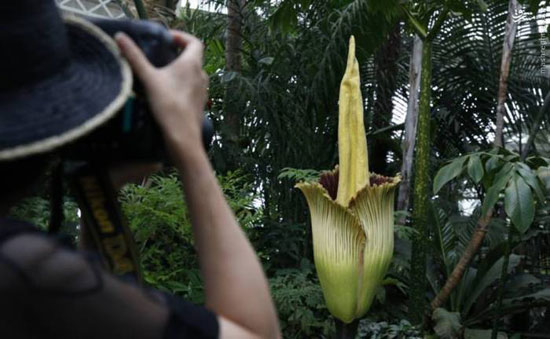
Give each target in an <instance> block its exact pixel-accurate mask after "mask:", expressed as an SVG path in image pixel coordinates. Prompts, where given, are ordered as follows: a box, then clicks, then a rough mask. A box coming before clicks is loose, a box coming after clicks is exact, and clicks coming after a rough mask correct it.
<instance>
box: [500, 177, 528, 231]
mask: <svg viewBox="0 0 550 339" xmlns="http://www.w3.org/2000/svg"><path fill="white" fill-rule="evenodd" d="M504 210H505V211H506V214H507V215H508V216H509V217H510V219H511V220H512V224H513V225H514V226H515V227H516V229H517V230H518V231H519V232H520V233H521V234H523V233H525V231H527V230H528V229H529V226H530V225H531V223H532V222H533V219H534V218H535V206H534V201H533V194H532V193H531V189H530V188H529V186H528V185H527V184H526V183H525V180H523V178H522V177H521V176H519V175H517V174H515V175H514V177H513V178H512V180H510V182H509V183H508V187H506V191H505V195H504Z"/></svg>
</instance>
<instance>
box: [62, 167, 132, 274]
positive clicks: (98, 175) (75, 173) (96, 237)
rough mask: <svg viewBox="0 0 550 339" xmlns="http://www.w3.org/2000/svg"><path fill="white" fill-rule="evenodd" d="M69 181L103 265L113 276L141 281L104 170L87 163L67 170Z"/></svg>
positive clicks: (125, 225)
mask: <svg viewBox="0 0 550 339" xmlns="http://www.w3.org/2000/svg"><path fill="white" fill-rule="evenodd" d="M69 182H70V186H71V188H72V190H73V192H74V195H75V197H76V200H77V203H78V206H79V208H80V210H81V213H82V219H83V220H84V221H85V225H86V226H85V227H86V230H87V231H88V232H89V233H90V235H91V238H92V240H93V242H94V243H95V247H96V248H97V250H98V251H99V253H100V254H101V256H102V258H103V262H104V265H105V266H106V267H107V268H108V269H109V270H110V271H111V272H113V273H114V274H117V275H120V276H122V277H124V278H129V279H132V280H134V281H136V280H137V281H138V282H141V274H140V270H139V261H138V255H137V251H136V248H135V243H134V240H133V238H132V233H131V231H130V229H129V227H128V222H127V220H126V218H125V217H124V215H123V213H122V211H121V209H120V205H119V203H118V201H117V199H116V194H115V189H114V187H113V186H112V184H111V180H110V178H109V174H108V172H107V170H106V169H104V168H103V167H101V166H95V165H93V164H90V163H87V164H85V165H81V166H78V167H76V168H74V169H72V170H71V171H70V173H69Z"/></svg>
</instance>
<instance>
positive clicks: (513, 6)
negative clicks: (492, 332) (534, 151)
mask: <svg viewBox="0 0 550 339" xmlns="http://www.w3.org/2000/svg"><path fill="white" fill-rule="evenodd" d="M517 7H518V3H517V0H510V2H509V6H508V18H507V20H506V33H505V34H506V35H505V37H504V46H503V51H502V63H501V74H500V82H499V89H498V105H497V127H496V132H495V141H494V145H495V146H497V147H504V143H503V141H504V139H503V133H502V131H503V127H504V110H505V107H504V102H505V101H506V95H507V91H508V89H507V88H508V74H509V72H510V62H511V58H512V48H513V46H514V39H515V36H516V31H517V23H515V22H514V20H513V18H512V16H513V14H514V13H516V11H517ZM492 215H493V210H490V211H489V212H488V213H487V215H484V216H482V217H481V218H480V219H479V221H478V222H477V226H476V229H475V231H474V234H473V235H472V238H471V239H470V242H469V243H468V247H467V248H466V250H465V251H464V253H463V254H462V256H461V257H460V259H459V261H458V264H457V265H456V267H455V268H454V269H453V272H452V273H451V275H450V276H449V277H448V278H447V281H446V282H445V285H444V286H443V288H442V289H441V290H440V291H439V293H438V294H437V296H436V297H435V298H434V300H433V301H432V302H431V308H432V310H435V309H436V308H438V307H440V306H441V305H443V304H444V303H445V301H447V299H448V298H449V296H450V295H451V292H452V291H453V290H454V289H455V288H456V286H457V285H458V283H459V282H460V280H461V279H462V276H463V275H464V272H465V271H466V268H467V267H468V265H469V264H470V262H471V261H472V260H473V258H474V257H475V255H476V254H477V252H478V251H479V248H480V247H481V245H482V244H483V240H484V239H485V235H486V234H487V229H488V227H489V223H490V222H491V217H492Z"/></svg>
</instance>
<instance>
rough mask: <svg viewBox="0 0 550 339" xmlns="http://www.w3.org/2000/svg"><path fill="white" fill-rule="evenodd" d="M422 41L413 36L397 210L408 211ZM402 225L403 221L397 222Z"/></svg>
mask: <svg viewBox="0 0 550 339" xmlns="http://www.w3.org/2000/svg"><path fill="white" fill-rule="evenodd" d="M421 66H422V40H421V39H420V38H419V37H418V36H415V38H414V47H413V54H412V56H411V66H410V72H409V84H410V90H409V102H408V106H407V117H406V119H405V137H404V140H403V161H402V165H401V176H402V180H401V184H399V194H398V196H397V210H398V211H399V210H406V211H408V210H409V194H410V190H411V177H412V167H413V159H414V157H413V156H414V146H415V141H416V139H415V138H416V124H417V122H418V93H419V89H420V72H421V70H422V68H421ZM398 222H399V223H400V224H404V220H399V221H398Z"/></svg>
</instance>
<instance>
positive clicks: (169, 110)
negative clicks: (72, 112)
mask: <svg viewBox="0 0 550 339" xmlns="http://www.w3.org/2000/svg"><path fill="white" fill-rule="evenodd" d="M171 33H172V36H173V39H174V42H175V43H176V44H177V45H178V46H180V47H182V48H183V52H182V53H181V55H180V56H179V57H178V58H177V59H176V60H174V61H173V62H171V63H170V64H169V65H167V66H165V67H162V68H156V67H155V66H153V65H152V64H151V63H150V62H149V61H148V60H147V58H146V57H145V55H144V54H143V53H142V51H141V50H140V49H139V47H138V46H137V45H136V44H135V43H134V42H133V41H132V39H131V38H130V37H128V36H127V35H125V34H124V33H117V34H116V35H115V40H116V41H117V43H118V46H119V47H120V49H121V51H122V53H123V55H124V56H125V57H126V59H127V60H128V62H129V63H130V65H131V66H132V69H133V70H134V72H135V73H136V74H137V76H138V77H139V78H140V79H141V81H142V83H143V85H144V87H145V90H146V92H147V95H148V98H149V103H150V105H151V109H152V110H153V114H154V115H155V118H156V120H157V122H158V124H159V125H160V127H161V129H162V131H163V134H164V138H165V140H166V142H167V144H168V146H169V147H173V146H177V147H183V149H184V150H191V149H197V148H198V149H202V141H201V140H202V139H201V138H202V136H201V133H202V119H203V109H204V105H205V103H206V98H207V97H206V89H207V86H208V76H207V75H206V73H205V72H204V71H203V70H202V56H203V44H202V43H201V42H200V41H199V40H198V39H197V38H195V37H194V36H192V35H190V34H187V33H183V32H180V31H175V30H173V31H171Z"/></svg>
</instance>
